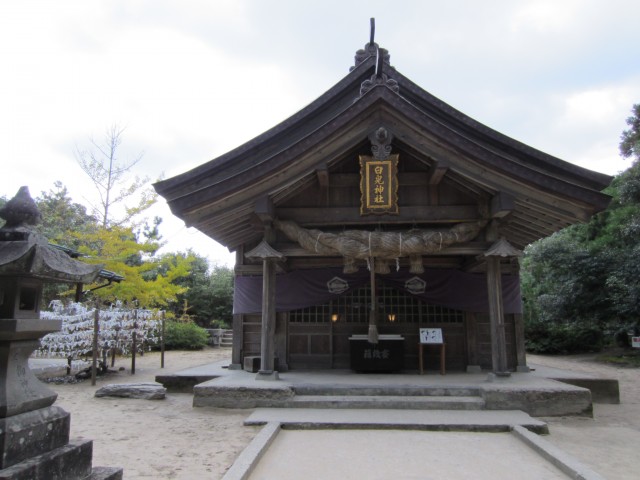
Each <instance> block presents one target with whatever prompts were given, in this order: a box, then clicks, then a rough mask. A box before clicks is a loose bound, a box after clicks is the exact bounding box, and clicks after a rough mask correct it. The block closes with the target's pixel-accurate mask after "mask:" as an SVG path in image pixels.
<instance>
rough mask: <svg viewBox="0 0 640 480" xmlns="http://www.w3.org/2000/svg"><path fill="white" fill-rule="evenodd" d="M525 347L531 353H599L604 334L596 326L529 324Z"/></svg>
mask: <svg viewBox="0 0 640 480" xmlns="http://www.w3.org/2000/svg"><path fill="white" fill-rule="evenodd" d="M525 339H526V347H527V350H528V351H530V352H531V353H583V352H599V351H600V350H602V347H603V346H604V333H603V332H602V329H601V328H600V327H598V326H596V325H589V324H586V325H585V324H581V323H577V322H574V323H563V324H557V323H550V322H531V323H529V324H527V326H526V332H525Z"/></svg>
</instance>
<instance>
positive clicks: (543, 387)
mask: <svg viewBox="0 0 640 480" xmlns="http://www.w3.org/2000/svg"><path fill="white" fill-rule="evenodd" d="M226 366H227V362H218V363H216V364H210V365H203V366H200V367H196V368H193V369H188V370H184V371H181V372H177V373H176V374H174V375H170V376H163V377H158V378H156V381H159V382H160V383H163V384H164V385H165V386H166V387H167V389H168V390H169V391H171V390H172V387H171V385H182V387H180V388H181V389H182V391H185V390H184V389H185V388H186V389H191V388H192V389H193V394H194V400H193V404H194V406H196V407H200V406H214V407H221V408H259V407H278V408H384V409H415V410H521V411H523V412H526V413H528V414H530V415H533V416H562V415H587V416H590V415H591V414H592V401H594V398H596V399H598V398H603V394H602V392H601V391H600V390H598V389H599V387H600V386H601V385H603V383H602V382H603V381H604V382H605V383H604V384H605V385H607V388H608V389H609V390H608V391H609V392H612V391H617V390H616V388H613V387H617V381H615V380H610V379H597V378H591V377H587V376H581V378H580V381H581V382H583V383H582V385H580V386H578V385H572V384H570V383H569V382H568V381H565V380H566V379H569V380H570V379H571V378H572V377H576V378H577V376H576V375H574V374H573V372H571V373H570V372H564V373H563V371H559V370H556V369H553V370H545V369H544V368H538V367H535V366H534V368H535V370H533V371H532V372H526V373H524V372H522V373H513V374H512V375H511V376H510V377H507V378H504V379H502V378H493V379H491V378H490V376H489V375H487V373H486V372H484V373H449V374H447V375H439V374H437V373H435V372H428V373H427V374H425V375H420V374H418V373H417V372H415V373H414V372H408V373H400V374H375V373H369V374H358V373H354V372H352V371H350V370H322V371H288V372H282V373H280V380H278V381H264V380H256V378H255V374H254V373H250V372H246V371H243V370H229V369H227V368H225V367H226ZM545 372H547V374H548V375H549V377H553V378H548V377H547V376H545ZM563 375H564V376H563ZM561 377H562V378H564V379H565V380H562V378H561ZM205 378H210V379H209V380H207V381H204V382H202V381H201V380H202V379H205ZM556 378H558V380H557V379H556ZM561 380H562V381H561ZM185 385H186V387H185ZM192 385H193V386H192ZM591 388H593V389H594V392H596V393H594V394H593V395H592V391H591V390H590V389H591ZM607 395H608V398H610V399H611V398H615V395H613V394H607ZM607 395H605V397H606V396H607Z"/></svg>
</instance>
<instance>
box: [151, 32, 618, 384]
mask: <svg viewBox="0 0 640 480" xmlns="http://www.w3.org/2000/svg"><path fill="white" fill-rule="evenodd" d="M525 114H526V113H525ZM610 181H611V177H609V176H607V175H603V174H600V173H597V172H593V171H590V170H586V169H584V168H581V167H578V166H576V165H573V164H571V163H567V162H565V161H562V160H560V159H558V158H555V157H553V156H551V155H547V154H546V153H543V152H541V151H538V150H535V149H534V148H531V147H529V146H527V145H524V144H522V143H520V142H518V141H516V140H514V139H511V138H509V137H506V136H504V135H502V134H500V133H499V132H496V131H494V130H492V129H490V128H488V127H486V126H485V125H482V124H481V123H479V122H477V121H475V120H473V119H472V118H469V117H468V116H466V115H464V114H463V113H461V112H459V111H457V110H455V109H454V108H452V107H450V106H449V105H447V104H445V103H444V102H442V101H440V100H438V99H437V98H435V97H434V96H433V95H431V94H430V93H428V92H427V91H425V90H423V89H422V88H421V87H419V86H418V85H416V84H415V83H413V82H412V81H411V80H409V79H408V78H406V77H404V76H403V75H402V74H401V73H399V72H398V71H397V70H396V69H395V68H394V67H392V66H391V65H390V60H389V54H388V52H387V51H386V50H385V49H383V48H379V47H378V45H377V44H375V43H373V39H372V40H371V42H369V43H368V44H367V45H365V48H364V49H363V50H359V51H358V52H357V53H356V56H355V65H354V66H353V67H352V68H351V71H350V72H349V74H348V75H346V76H345V77H344V78H343V79H342V80H340V81H339V82H338V83H337V84H336V85H335V86H334V87H333V88H331V89H330V90H329V91H327V92H326V93H325V94H323V95H322V96H321V97H320V98H318V99H317V100H315V101H314V102H313V103H311V104H310V105H309V106H307V107H305V108H304V109H302V110H301V111H299V112H298V113H296V114H295V115H293V116H291V117H290V118H288V119H287V120H285V121H284V122H282V123H280V124H279V125H276V126H275V127H273V128H272V129H270V130H268V131H267V132H265V133H263V134H262V135H260V136H258V137H256V138H254V139H253V140H251V141H249V142H247V143H246V144H244V145H241V146H239V147H238V148H236V149H235V150H232V151H231V152H229V153H227V154H225V155H222V156H221V157H219V158H216V159H214V160H211V161H209V162H207V163H205V164H203V165H200V166H199V167H197V168H194V169H193V170H191V171H188V172H186V173H183V174H181V175H178V176H176V177H173V178H170V179H167V180H164V181H161V182H159V183H157V184H156V185H155V189H156V190H157V192H158V193H159V194H160V195H162V196H163V197H164V198H166V200H167V202H168V204H169V206H170V208H171V210H172V212H173V213H174V214H175V215H177V216H178V217H179V218H181V219H182V220H184V221H185V223H186V225H187V226H190V227H195V228H197V229H198V230H200V231H202V232H203V233H205V234H206V235H208V236H209V237H211V238H212V239H214V240H216V241H218V242H219V243H221V244H222V245H224V246H226V247H227V248H229V249H230V250H231V251H235V252H236V266H235V275H236V277H235V294H234V320H233V332H234V347H233V353H232V356H233V360H232V362H233V366H235V367H236V368H242V366H243V365H244V361H245V359H247V358H250V357H259V358H260V360H261V367H260V371H259V373H258V377H259V378H260V377H261V376H262V377H263V378H274V377H275V378H277V373H275V372H274V371H275V370H279V371H284V370H287V369H311V368H316V369H317V368H320V369H330V368H349V367H350V366H351V360H352V359H351V357H350V354H351V351H352V349H353V342H351V341H350V340H349V339H350V338H351V339H352V340H353V339H354V338H355V337H354V335H365V336H366V337H365V338H366V339H367V341H368V342H370V343H372V345H373V346H374V347H375V345H376V343H375V342H376V341H382V340H381V339H383V338H387V337H385V335H390V336H392V337H388V338H395V339H398V338H399V339H401V343H402V345H401V346H402V350H401V359H400V367H401V368H404V369H406V370H417V369H418V353H419V352H418V350H419V346H418V343H419V341H418V333H419V329H420V328H428V327H434V328H441V329H442V333H443V337H444V342H445V343H446V364H447V369H448V370H459V371H465V370H466V371H479V370H480V369H486V370H490V371H493V372H494V373H495V374H498V375H501V374H504V375H508V372H509V371H515V370H520V371H526V370H527V366H526V358H525V350H524V329H523V321H522V302H521V298H520V288H519V276H518V256H519V255H520V254H521V251H522V249H523V248H524V247H525V246H526V245H528V244H529V243H531V242H534V241H535V240H538V239H540V238H543V237H546V236H548V235H550V234H552V233H553V232H556V231H558V230H560V229H561V228H564V227H566V226H568V225H571V224H574V223H577V222H585V221H587V220H588V219H589V218H590V217H591V216H592V215H593V214H594V213H596V212H599V211H601V210H603V209H604V208H605V207H606V206H607V204H608V202H609V197H608V196H606V195H605V194H603V193H601V190H602V189H603V188H605V187H606V186H607V185H608V184H609V182H610ZM427 350H428V351H426V352H425V354H426V363H427V368H436V367H435V365H436V364H437V360H438V358H437V353H438V352H437V351H435V350H433V351H431V350H430V349H427ZM365 352H366V351H365ZM371 352H373V355H375V354H376V353H375V352H376V350H375V348H374V349H371V350H369V355H372V353H371ZM365 355H366V353H365ZM382 355H383V356H384V355H387V353H385V352H383V353H382Z"/></svg>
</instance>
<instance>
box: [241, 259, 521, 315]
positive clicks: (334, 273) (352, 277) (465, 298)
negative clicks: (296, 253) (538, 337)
mask: <svg viewBox="0 0 640 480" xmlns="http://www.w3.org/2000/svg"><path fill="white" fill-rule="evenodd" d="M377 278H378V279H379V281H381V282H382V283H386V284H389V285H392V286H393V287H395V288H397V289H398V290H402V291H405V292H407V293H408V294H409V295H413V296H415V297H418V298H419V299H421V300H423V301H425V302H427V303H429V304H432V305H441V306H443V307H448V308H454V309H457V310H462V311H466V312H478V313H488V312H489V299H488V294H487V279H486V275H485V274H483V273H465V272H461V271H459V270H441V269H427V270H425V272H424V273H423V274H421V275H414V274H411V273H409V271H408V270H407V269H401V270H400V271H398V272H393V273H390V274H387V275H378V276H377ZM368 282H369V272H368V271H367V270H366V269H360V271H359V272H357V273H354V274H349V275H346V274H344V273H342V269H341V268H323V269H314V270H296V271H294V272H290V273H285V274H281V275H278V276H277V277H276V310H277V311H278V312H288V311H291V310H297V309H300V308H305V307H310V306H313V305H322V304H324V303H327V302H329V301H330V300H332V299H335V298H338V297H339V296H340V295H344V294H346V293H348V292H350V291H352V290H354V289H356V288H359V287H361V286H362V285H365V284H367V283H368ZM502 296H503V300H504V311H505V313H522V302H521V298H520V279H519V277H518V275H503V276H502ZM261 305H262V276H255V277H236V278H235V288H234V295H233V312H234V313H259V312H260V309H261Z"/></svg>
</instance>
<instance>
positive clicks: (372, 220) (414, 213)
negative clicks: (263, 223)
mask: <svg viewBox="0 0 640 480" xmlns="http://www.w3.org/2000/svg"><path fill="white" fill-rule="evenodd" d="M276 214H277V216H278V218H280V219H281V220H293V221H294V222H296V223H297V224H298V225H301V226H323V225H324V226H327V225H336V226H342V225H349V224H352V225H378V224H379V223H387V224H399V223H411V224H414V223H447V224H449V223H459V222H473V221H477V220H480V214H479V212H478V206H477V205H453V206H410V207H402V206H401V207H400V214H399V215H365V216H362V215H360V211H359V209H358V208H357V207H333V208H320V207H286V208H285V207H280V208H277V210H276Z"/></svg>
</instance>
